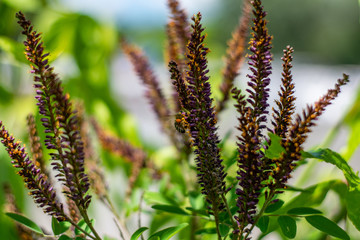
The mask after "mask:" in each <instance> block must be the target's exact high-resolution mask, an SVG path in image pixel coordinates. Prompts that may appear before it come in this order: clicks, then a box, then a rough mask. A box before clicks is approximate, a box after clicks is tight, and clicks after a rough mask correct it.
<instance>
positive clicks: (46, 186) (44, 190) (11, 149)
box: [0, 121, 67, 221]
mask: <svg viewBox="0 0 360 240" xmlns="http://www.w3.org/2000/svg"><path fill="white" fill-rule="evenodd" d="M0 139H2V140H1V143H2V144H3V145H4V146H5V147H6V151H7V152H8V154H9V156H10V157H11V159H13V160H12V162H11V163H12V164H13V166H14V167H15V168H18V169H19V170H18V174H19V175H20V176H21V177H23V179H24V182H25V185H26V187H27V188H28V189H29V191H30V195H31V196H32V197H33V199H34V201H35V203H36V204H38V205H39V206H40V207H41V208H43V209H44V212H45V213H47V214H49V215H52V216H54V217H55V218H56V219H58V220H59V221H63V220H66V219H67V217H66V215H65V213H64V208H63V205H62V204H61V203H59V202H58V201H57V197H56V192H55V190H54V188H53V186H52V185H51V184H50V182H49V180H48V179H47V177H46V176H45V175H44V174H43V173H42V172H41V171H40V169H39V168H38V167H37V166H36V165H35V164H34V163H33V162H32V161H31V160H30V159H29V157H28V154H27V153H26V152H25V148H24V147H21V145H20V142H16V141H15V138H14V137H13V136H11V135H10V134H9V133H8V131H7V130H6V129H5V127H4V126H3V123H2V122H1V121H0Z"/></svg>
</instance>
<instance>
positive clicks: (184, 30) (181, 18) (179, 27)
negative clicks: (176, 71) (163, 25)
mask: <svg viewBox="0 0 360 240" xmlns="http://www.w3.org/2000/svg"><path fill="white" fill-rule="evenodd" d="M179 5H180V4H179V2H178V1H177V0H168V6H169V8H170V10H171V19H172V22H173V24H171V25H169V27H171V28H173V29H174V32H175V33H176V42H177V44H178V49H179V50H180V52H179V54H180V55H181V56H182V57H184V56H185V54H186V52H187V48H186V46H187V43H188V41H189V39H190V36H191V32H190V24H189V22H188V17H187V14H186V13H185V11H184V10H183V9H181V8H180V7H179ZM170 60H175V59H170ZM178 64H179V63H178Z"/></svg>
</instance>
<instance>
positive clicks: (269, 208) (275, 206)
mask: <svg viewBox="0 0 360 240" xmlns="http://www.w3.org/2000/svg"><path fill="white" fill-rule="evenodd" d="M282 205H284V201H283V200H280V199H279V200H278V201H276V202H274V203H271V204H270V205H269V206H267V208H266V209H265V213H272V212H275V211H276V210H278V209H280V208H281V207H282Z"/></svg>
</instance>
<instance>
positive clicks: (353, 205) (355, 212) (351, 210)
mask: <svg viewBox="0 0 360 240" xmlns="http://www.w3.org/2000/svg"><path fill="white" fill-rule="evenodd" d="M359 203H360V187H357V188H354V189H352V190H351V191H349V192H348V193H347V194H346V197H345V204H346V208H347V213H348V217H349V219H350V220H351V222H352V223H353V224H354V226H355V227H356V229H357V230H359V231H360V204H359Z"/></svg>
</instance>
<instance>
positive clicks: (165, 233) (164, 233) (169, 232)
mask: <svg viewBox="0 0 360 240" xmlns="http://www.w3.org/2000/svg"><path fill="white" fill-rule="evenodd" d="M188 225H189V224H188V223H182V224H180V225H179V226H175V227H169V228H165V229H163V230H161V231H159V232H156V233H154V234H152V235H151V236H150V237H149V238H148V239H152V238H156V237H158V238H159V239H160V240H168V239H170V238H171V237H172V236H174V235H175V234H176V233H178V232H179V231H181V230H182V229H184V228H185V227H187V226H188Z"/></svg>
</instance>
